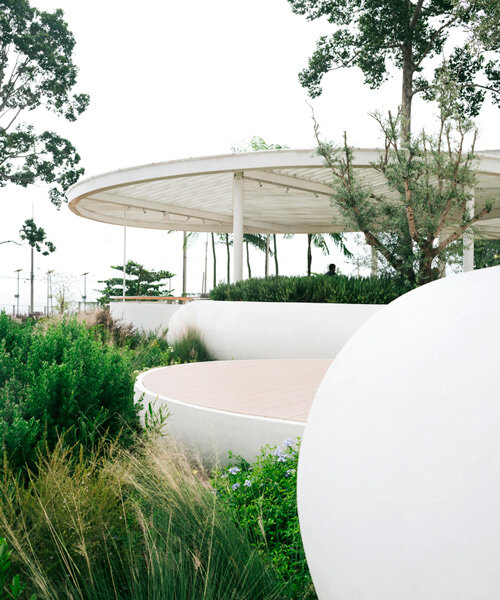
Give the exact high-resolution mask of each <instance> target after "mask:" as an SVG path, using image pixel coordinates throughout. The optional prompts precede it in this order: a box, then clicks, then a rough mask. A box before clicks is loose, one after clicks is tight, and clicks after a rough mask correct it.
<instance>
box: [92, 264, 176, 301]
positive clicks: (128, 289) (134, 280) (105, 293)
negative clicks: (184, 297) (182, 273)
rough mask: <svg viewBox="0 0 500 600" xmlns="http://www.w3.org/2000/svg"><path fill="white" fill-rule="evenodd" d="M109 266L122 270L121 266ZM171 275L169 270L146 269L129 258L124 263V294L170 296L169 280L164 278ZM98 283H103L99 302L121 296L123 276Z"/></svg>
mask: <svg viewBox="0 0 500 600" xmlns="http://www.w3.org/2000/svg"><path fill="white" fill-rule="evenodd" d="M111 268H112V269H115V270H116V271H123V266H116V267H111ZM173 276H174V275H173V274H172V273H170V271H152V270H148V269H146V268H145V267H143V266H142V265H140V264H139V263H136V262H134V261H133V260H129V261H128V262H127V264H126V265H125V296H171V295H172V294H171V290H170V288H169V285H170V282H168V283H167V282H165V280H169V279H171V278H172V277H173ZM162 282H165V283H162ZM99 283H103V284H104V289H103V290H101V294H102V296H101V297H100V298H99V300H98V301H99V303H101V304H108V303H109V301H110V299H111V298H112V296H123V277H111V278H110V279H105V280H103V281H99ZM165 288H167V289H165Z"/></svg>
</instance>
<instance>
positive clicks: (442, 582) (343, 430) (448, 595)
mask: <svg viewBox="0 0 500 600" xmlns="http://www.w3.org/2000/svg"><path fill="white" fill-rule="evenodd" d="M499 340H500V267H494V268H490V269H484V270H480V271H473V272H472V273H465V274H461V275H456V276H452V277H447V278H446V279H441V280H438V281H436V282H434V283H431V284H428V285H426V286H423V287H422V288H420V289H417V290H414V291H412V292H410V293H408V294H405V295H404V296H402V297H401V298H398V299H397V300H395V301H394V302H392V303H391V304H390V305H389V306H388V307H387V308H385V309H384V310H383V311H380V312H379V313H378V314H376V315H374V316H373V317H372V318H371V319H370V320H369V321H368V322H367V323H366V324H365V325H364V326H363V327H361V328H360V329H359V330H358V331H357V332H356V333H355V334H354V335H353V337H352V338H351V339H350V340H349V342H347V344H346V345H345V346H344V348H343V349H342V351H341V352H340V353H339V355H338V356H337V358H336V359H335V360H334V362H333V364H332V367H331V368H330V370H329V371H328V373H327V374H326V376H325V378H324V379H323V382H322V383H321V385H320V388H319V390H318V392H317V395H316V397H315V400H314V402H313V406H312V409H311V412H310V415H309V420H308V423H307V426H306V430H305V434H304V441H303V445H302V450H301V456H300V462H299V481H298V501H299V516H300V523H301V532H302V537H303V541H304V545H305V550H306V555H307V561H308V564H309V567H310V569H311V573H312V577H313V580H314V585H315V587H316V591H317V593H318V596H319V598H320V600H498V598H499V597H500V568H499V565H500V368H499V356H500V354H499Z"/></svg>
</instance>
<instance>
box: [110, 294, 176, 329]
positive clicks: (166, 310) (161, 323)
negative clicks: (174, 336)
mask: <svg viewBox="0 0 500 600" xmlns="http://www.w3.org/2000/svg"><path fill="white" fill-rule="evenodd" d="M182 307H183V305H182V304H166V303H165V302H133V301H125V302H110V304H109V310H110V312H111V316H112V317H113V319H118V320H121V321H124V322H125V323H132V325H133V326H134V327H136V328H137V329H140V330H142V331H145V332H154V333H160V334H161V333H163V331H164V330H165V329H167V328H168V326H169V323H170V319H171V318H172V316H173V315H174V314H175V313H176V312H177V311H178V310H179V309H180V308H182Z"/></svg>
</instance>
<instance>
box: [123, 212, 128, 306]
mask: <svg viewBox="0 0 500 600" xmlns="http://www.w3.org/2000/svg"><path fill="white" fill-rule="evenodd" d="M126 264H127V209H125V210H124V211H123V284H122V294H123V302H125V290H126V285H125V273H126V268H125V266H126Z"/></svg>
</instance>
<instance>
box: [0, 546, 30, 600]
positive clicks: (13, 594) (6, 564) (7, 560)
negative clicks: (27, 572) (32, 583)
mask: <svg viewBox="0 0 500 600" xmlns="http://www.w3.org/2000/svg"><path fill="white" fill-rule="evenodd" d="M11 555H12V550H9V547H8V545H7V542H6V540H5V538H0V600H7V599H11V600H19V599H20V598H23V597H25V596H24V594H23V591H24V588H25V586H24V585H23V584H22V583H21V579H20V577H19V575H17V574H16V575H14V576H12V565H11V562H12V561H11ZM11 576H12V579H11ZM31 600H36V596H34V595H32V596H31Z"/></svg>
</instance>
